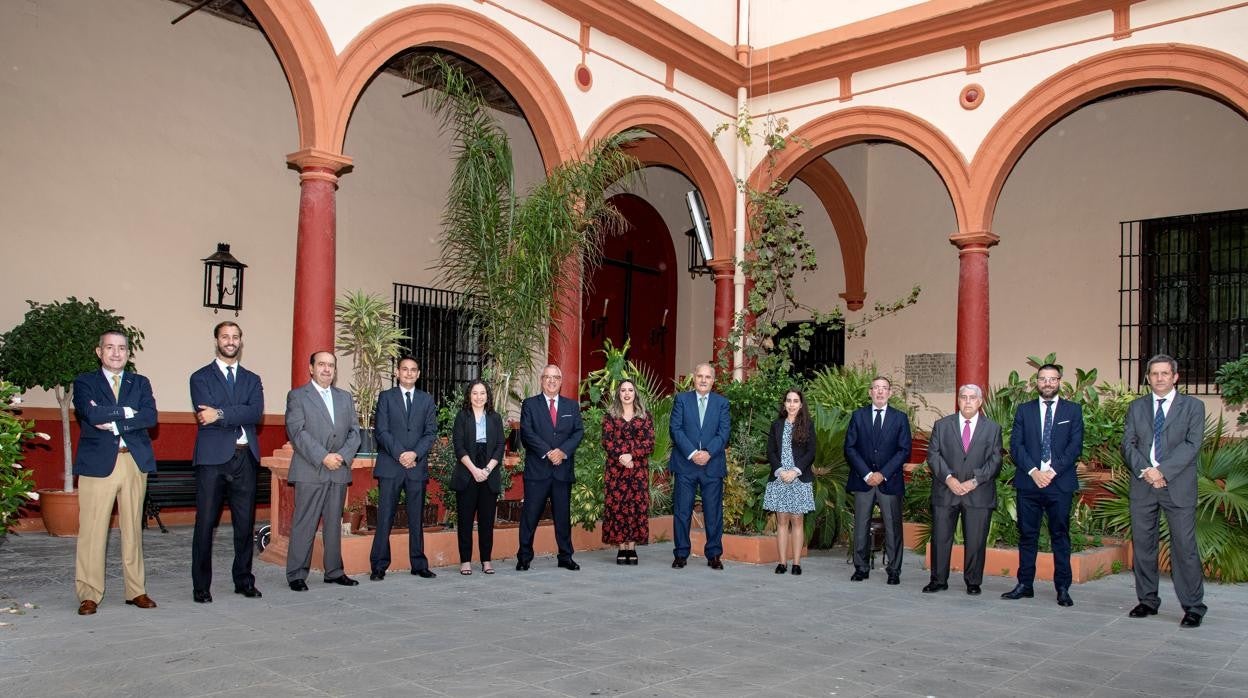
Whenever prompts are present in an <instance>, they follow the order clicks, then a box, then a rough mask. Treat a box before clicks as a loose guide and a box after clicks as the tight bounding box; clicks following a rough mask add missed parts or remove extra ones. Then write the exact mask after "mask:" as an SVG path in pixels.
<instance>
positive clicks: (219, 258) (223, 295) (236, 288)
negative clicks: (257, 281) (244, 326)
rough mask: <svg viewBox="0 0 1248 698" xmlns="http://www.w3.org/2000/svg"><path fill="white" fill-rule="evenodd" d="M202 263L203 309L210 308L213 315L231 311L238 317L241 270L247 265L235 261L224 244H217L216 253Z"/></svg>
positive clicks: (240, 304) (241, 289) (241, 293)
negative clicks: (222, 311)
mask: <svg viewBox="0 0 1248 698" xmlns="http://www.w3.org/2000/svg"><path fill="white" fill-rule="evenodd" d="M203 261H204V307H205V308H212V309H213V311H212V312H213V314H216V313H217V312H219V311H221V310H233V311H234V316H235V317H238V311H240V310H242V308H243V270H244V269H246V268H247V265H246V264H243V263H242V262H240V261H238V260H237V259H235V258H234V255H232V254H230V246H229V244H228V243H224V242H218V243H217V251H216V252H215V253H214V254H212V255H211V256H208V257H205V258H204V260H203Z"/></svg>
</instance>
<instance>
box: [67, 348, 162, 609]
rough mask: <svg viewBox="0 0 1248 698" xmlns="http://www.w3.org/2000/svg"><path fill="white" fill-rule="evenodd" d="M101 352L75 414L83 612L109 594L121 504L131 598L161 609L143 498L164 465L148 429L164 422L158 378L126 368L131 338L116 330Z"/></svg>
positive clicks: (78, 390) (79, 390)
mask: <svg viewBox="0 0 1248 698" xmlns="http://www.w3.org/2000/svg"><path fill="white" fill-rule="evenodd" d="M95 355H96V356H97V357H98V358H99V359H100V370H99V371H91V372H89V373H84V374H82V375H80V376H78V377H77V378H75V379H74V387H73V395H74V415H75V416H76V418H77V419H78V428H79V432H78V451H77V453H76V454H75V456H74V475H77V476H78V549H77V556H76V560H75V564H74V567H75V574H74V578H75V583H74V586H75V589H76V591H77V592H78V601H79V604H78V615H80V616H89V615H92V614H94V613H95V611H96V607H97V606H98V605H99V603H100V600H101V599H102V598H104V554H105V551H106V550H107V548H108V531H109V520H110V519H111V518H112V513H113V503H114V502H115V503H116V504H117V525H118V527H119V528H120V529H121V571H122V575H123V578H124V579H125V583H126V603H127V604H129V605H131V606H134V607H136V608H156V602H155V601H153V600H152V599H151V597H149V596H148V595H147V591H146V587H147V574H146V570H145V569H144V566H143V530H142V524H143V498H144V496H145V495H146V493H147V474H148V473H152V472H155V471H156V456H155V454H154V452H153V451H152V439H151V437H150V436H149V435H148V433H147V430H148V429H151V428H152V427H154V426H156V419H157V414H156V399H155V398H154V397H152V384H151V383H150V382H148V380H147V379H146V378H144V377H143V376H140V375H139V374H137V373H134V372H131V371H126V364H128V363H129V362H130V340H129V338H127V337H126V335H125V334H124V333H122V332H119V331H115V330H110V331H108V332H105V333H104V334H102V335H100V343H99V346H97V347H96V348H95Z"/></svg>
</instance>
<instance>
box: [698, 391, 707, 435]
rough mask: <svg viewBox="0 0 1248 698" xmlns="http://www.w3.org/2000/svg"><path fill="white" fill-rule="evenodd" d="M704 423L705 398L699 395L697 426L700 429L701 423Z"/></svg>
mask: <svg viewBox="0 0 1248 698" xmlns="http://www.w3.org/2000/svg"><path fill="white" fill-rule="evenodd" d="M705 421H706V396H705V395H699V396H698V426H699V427H701V426H702V423H703V422H705Z"/></svg>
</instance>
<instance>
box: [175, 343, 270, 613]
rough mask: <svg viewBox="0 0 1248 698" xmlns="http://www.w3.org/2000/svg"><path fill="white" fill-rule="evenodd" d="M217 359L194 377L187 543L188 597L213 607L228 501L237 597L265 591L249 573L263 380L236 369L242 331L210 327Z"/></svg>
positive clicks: (252, 542) (254, 594) (233, 571)
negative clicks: (191, 512)
mask: <svg viewBox="0 0 1248 698" xmlns="http://www.w3.org/2000/svg"><path fill="white" fill-rule="evenodd" d="M213 337H214V338H215V340H216V355H217V356H216V358H215V359H214V360H213V362H212V363H210V364H208V365H207V366H204V367H203V368H201V369H199V370H198V371H196V372H194V373H192V374H191V405H192V408H193V409H194V411H195V421H196V422H197V423H198V424H199V428H198V429H197V430H196V432H195V451H194V455H193V456H192V463H193V464H194V467H195V533H194V535H193V537H192V538H191V598H192V599H193V600H194V601H195V603H212V593H211V591H210V589H209V587H210V586H211V585H212V537H213V534H215V533H216V530H217V524H218V523H219V522H220V520H221V505H222V503H223V502H229V505H230V524H231V526H232V528H233V530H234V565H233V567H232V569H231V574H232V576H233V579H234V593H236V594H242V595H243V596H245V597H247V598H249V599H258V598H260V597H261V596H263V594H261V593H260V590H259V589H257V588H256V577H255V575H253V574H252V573H251V558H252V552H253V548H254V547H255V536H254V532H253V529H254V528H255V523H256V477H257V471H258V469H259V464H260V444H259V442H258V441H257V440H256V426H257V425H258V424H260V419H261V418H262V417H263V416H264V386H263V385H262V384H261V382H260V376H257V375H256V374H254V373H252V372H251V371H248V370H247V369H245V368H243V366H242V365H241V364H239V354H240V353H241V352H242V350H243V330H242V329H241V328H240V327H239V326H238V324H237V323H234V322H231V321H229V320H226V321H224V322H220V323H217V326H216V327H215V328H214V329H213Z"/></svg>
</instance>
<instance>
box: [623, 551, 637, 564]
mask: <svg viewBox="0 0 1248 698" xmlns="http://www.w3.org/2000/svg"><path fill="white" fill-rule="evenodd" d="M624 554H625V555H627V556H628V564H630V565H635V564H637V551H636V550H625V551H624Z"/></svg>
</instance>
